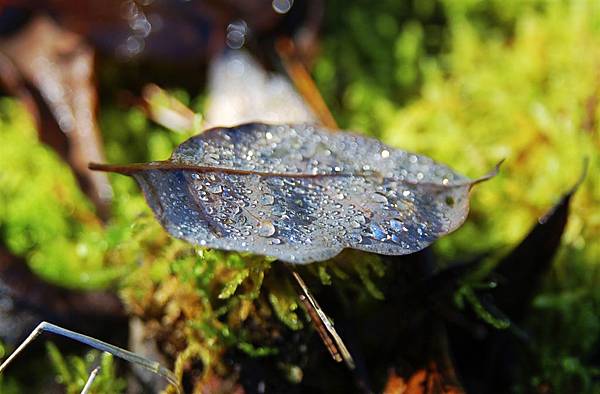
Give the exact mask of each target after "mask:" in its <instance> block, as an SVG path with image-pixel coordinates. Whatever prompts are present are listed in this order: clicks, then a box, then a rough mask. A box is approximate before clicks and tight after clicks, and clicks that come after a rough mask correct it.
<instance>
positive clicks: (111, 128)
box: [0, 0, 600, 393]
mask: <svg viewBox="0 0 600 394" xmlns="http://www.w3.org/2000/svg"><path fill="white" fill-rule="evenodd" d="M313 77H314V79H315V81H316V83H317V85H318V87H319V89H320V90H321V92H322V94H323V96H324V98H325V101H326V102H327V103H328V105H329V106H330V108H331V109H332V112H333V113H334V116H335V117H336V119H337V120H338V122H339V124H340V126H341V128H344V129H350V130H355V131H358V132H361V133H364V134H368V135H373V136H376V137H378V138H380V139H382V140H383V141H384V142H386V143H388V144H390V145H392V146H394V147H397V148H401V149H405V150H410V151H414V152H418V153H421V154H425V155H428V156H430V157H432V158H434V159H435V160H437V161H441V162H444V163H446V164H448V165H450V166H452V167H453V168H455V169H456V170H458V171H459V172H461V173H463V174H465V175H467V176H470V177H477V176H480V175H482V174H484V173H486V172H487V171H488V170H489V169H490V168H492V167H493V165H494V164H495V163H496V162H498V161H499V160H500V159H502V158H505V159H506V162H505V163H504V165H503V167H502V171H501V173H500V175H499V176H497V177H496V178H494V179H493V180H491V181H489V182H486V183H485V184H482V185H479V186H478V187H477V188H476V189H475V190H474V192H473V194H472V196H473V197H472V211H471V214H470V216H469V219H468V220H467V222H466V223H465V225H464V226H463V227H462V228H461V229H459V230H458V231H456V232H455V233H453V234H451V235H449V236H447V237H445V238H443V239H441V240H440V241H439V242H437V243H436V245H435V249H436V251H437V252H438V253H439V254H440V256H442V258H443V259H444V260H445V261H448V262H449V261H454V260H457V259H463V260H465V259H467V258H468V257H469V256H475V255H477V254H479V253H481V252H485V251H489V250H492V251H494V253H495V256H496V257H499V256H502V254H504V253H506V252H508V251H509V250H510V249H511V248H512V247H514V246H515V245H516V244H517V243H518V242H519V241H520V240H521V239H522V238H523V237H524V236H525V234H526V233H527V232H528V230H529V229H530V228H531V227H532V226H533V225H534V224H535V223H536V221H537V219H538V218H539V217H540V216H542V215H543V214H544V213H545V212H546V211H547V210H548V209H549V208H550V207H551V206H552V205H553V204H554V203H555V202H557V201H558V199H559V197H560V196H561V195H562V194H563V193H565V192H566V191H567V190H569V188H570V187H572V186H573V184H574V183H575V182H576V180H577V178H578V177H579V174H580V173H581V171H582V167H583V161H584V158H586V157H587V158H589V171H588V176H587V178H586V180H585V182H584V183H583V184H582V186H581V188H580V190H579V191H578V192H577V194H576V195H575V198H574V200H573V202H572V207H571V214H570V217H569V223H568V227H567V230H566V232H565V234H564V236H563V239H562V246H561V249H560V251H559V254H558V256H557V258H556V260H555V261H554V265H553V267H552V269H551V272H550V273H549V274H548V275H547V277H546V278H545V280H544V285H543V289H542V291H541V292H540V293H539V294H538V295H537V296H536V298H535V301H534V311H533V313H532V315H531V316H530V318H529V324H528V327H527V328H528V329H530V330H531V331H532V333H533V335H534V336H535V337H536V338H537V341H536V348H535V354H536V358H535V360H533V361H532V362H528V363H527V365H523V368H522V373H521V376H520V382H519V383H518V385H517V386H515V388H514V392H519V393H522V392H529V391H531V390H532V389H533V388H534V387H537V386H538V385H539V384H541V383H542V382H545V383H547V384H549V385H550V387H551V388H552V392H555V393H566V392H573V391H571V390H572V388H574V387H577V388H578V390H579V391H578V392H582V393H584V392H585V393H595V392H598V393H600V380H599V379H600V371H599V370H598V367H597V366H594V363H593V362H592V361H591V360H593V358H594V357H595V358H596V361H597V358H598V352H599V350H598V348H599V347H600V317H599V316H600V270H599V265H600V241H598V239H599V237H600V208H599V203H600V181H599V180H598V175H597V174H598V171H599V170H600V155H599V152H600V121H599V116H600V2H598V1H594V0H589V1H586V0H573V1H559V0H555V1H553V0H547V1H534V0H525V1H519V0H502V1H500V0H490V1H483V0H463V1H452V0H445V1H444V0H440V1H434V0H413V1H397V0H396V1H392V0H381V1H377V2H372V1H367V0H352V1H341V0H331V1H327V3H326V14H325V21H324V24H323V30H322V36H321V51H320V55H319V56H318V58H317V60H316V63H315V66H314V69H313ZM171 93H173V94H174V95H176V96H177V97H178V98H179V99H181V100H182V101H183V102H184V103H185V104H187V105H190V106H191V107H192V108H194V109H195V110H197V111H199V112H201V111H202V109H203V108H204V103H205V102H206V97H205V96H204V95H203V94H202V95H200V96H199V97H190V93H189V92H188V91H186V89H185V86H182V87H180V88H179V89H172V90H171ZM99 117H100V120H101V129H102V131H103V134H104V138H105V142H106V150H107V156H108V161H109V162H115V163H127V162H139V161H147V160H156V159H165V158H167V157H168V156H169V155H170V152H171V151H172V149H173V148H174V147H175V146H177V144H179V143H180V142H182V141H183V140H184V139H185V138H186V136H185V135H180V134H175V133H172V132H169V131H167V130H165V129H163V128H161V127H160V126H157V125H155V124H153V123H151V122H150V121H149V120H147V119H146V117H145V115H144V114H143V113H142V112H141V111H140V110H138V109H124V108H122V107H120V106H118V105H117V104H116V103H112V102H102V103H101V106H100V109H99ZM111 181H112V183H113V187H114V192H115V203H114V211H113V213H114V216H113V218H112V219H111V221H110V222H109V224H108V226H107V227H103V226H102V225H101V223H100V222H99V221H98V220H97V219H96V218H95V215H94V212H93V208H92V205H91V204H90V202H89V201H87V200H86V198H85V196H84V195H83V194H82V193H81V192H80V191H79V189H78V187H77V184H76V182H75V180H74V177H73V175H72V173H71V171H70V169H69V167H68V166H67V165H65V164H64V163H63V162H62V161H61V160H60V159H59V158H58V156H57V155H56V154H55V153H54V152H53V151H51V150H50V149H49V148H47V147H46V146H44V145H42V144H40V143H39V142H38V141H37V137H36V131H35V130H34V128H33V125H32V122H31V119H30V118H29V116H28V114H27V113H26V112H25V110H24V109H23V108H22V107H21V106H20V105H19V104H18V103H17V102H16V101H15V100H13V99H10V98H2V99H0V237H1V239H2V242H3V243H4V244H5V245H6V247H7V248H8V249H9V250H10V251H11V252H12V253H13V254H15V255H18V256H24V257H26V259H27V261H28V263H29V264H30V266H31V267H32V268H33V269H34V270H35V272H36V273H38V274H39V275H40V276H42V277H44V278H46V279H47V280H49V281H51V282H54V283H57V284H60V285H62V286H67V287H73V288H88V289H91V288H104V287H111V288H117V289H118V290H119V292H120V294H121V295H122V298H123V299H124V300H125V302H126V304H127V306H128V308H129V309H130V310H131V311H133V312H132V313H133V314H136V311H137V310H143V309H144V307H145V305H146V304H147V301H144V300H145V298H144V297H145V292H146V291H150V290H148V289H149V288H150V287H152V286H154V287H153V290H152V291H154V292H155V293H154V294H155V295H156V293H160V292H161V291H162V294H163V296H164V294H168V296H164V297H163V299H161V300H162V301H161V302H163V305H166V304H168V305H170V307H172V308H175V309H177V308H179V309H182V308H183V309H185V308H184V307H181V306H179V307H177V306H176V304H177V303H178V302H180V301H181V299H186V297H188V298H189V297H191V296H190V295H189V294H194V297H196V298H197V299H198V301H197V302H198V303H200V304H201V305H202V307H201V310H202V312H201V313H197V312H194V313H196V315H194V316H195V317H194V318H195V319H196V320H195V321H196V322H197V323H198V325H196V326H194V325H190V326H188V327H186V328H185V329H184V332H185V333H186V334H185V335H189V336H191V337H194V338H195V339H194V340H193V341H192V340H190V344H188V345H189V346H188V350H189V351H188V353H186V355H185V357H190V358H192V357H198V358H200V359H202V360H203V362H204V363H205V364H206V363H208V364H210V363H213V364H214V363H216V361H215V358H218V354H221V353H219V352H220V351H222V349H223V348H227V347H230V346H234V344H236V343H244V340H245V337H244V335H246V334H245V333H243V332H240V333H235V327H236V322H231V325H232V327H233V329H232V331H231V332H230V331H229V328H231V327H229V328H228V327H224V326H223V324H222V323H219V322H218V318H217V315H218V313H222V311H219V312H217V311H215V310H214V305H212V304H211V300H214V299H220V300H222V299H236V300H237V301H235V302H233V301H232V302H231V303H229V304H227V308H229V309H227V310H226V313H233V311H235V313H239V311H240V308H243V307H248V306H244V298H243V297H240V296H244V295H245V296H246V298H245V300H252V299H253V298H252V297H253V296H252V295H253V294H256V293H257V292H258V289H259V288H260V286H261V284H262V279H263V276H264V270H265V269H268V265H269V262H268V261H265V260H264V259H260V258H254V257H249V256H241V257H240V256H239V255H236V254H229V255H223V254H220V253H218V252H205V253H203V254H201V255H200V256H198V255H197V254H196V253H195V252H193V251H192V252H190V247H189V246H188V245H185V244H183V243H182V242H179V241H176V240H172V239H169V238H168V237H167V236H166V235H165V234H164V233H163V232H162V230H161V229H160V227H159V226H158V224H156V223H155V222H154V220H153V219H152V216H151V213H150V210H149V208H148V207H147V206H146V204H145V202H144V200H143V197H142V196H141V194H140V192H139V190H138V188H137V187H136V186H135V184H134V183H133V181H131V180H130V179H128V178H125V177H119V176H114V177H111ZM186 262H188V263H189V264H187V265H186ZM374 264H375V263H374ZM358 277H359V279H357V280H365V278H364V275H358ZM147 278H150V279H151V281H150V282H151V283H146V282H148V281H147ZM169 283H170V284H169ZM174 283H187V284H190V287H189V288H187V287H185V286H183V287H179V288H177V289H176V290H175V289H174V287H177V286H176V285H175V284H174ZM192 284H193V286H192ZM238 287H240V289H241V290H240V291H239V292H238V293H236V289H238ZM268 291H269V292H272V293H273V296H272V297H271V296H270V303H271V305H272V307H273V308H275V309H276V310H277V311H278V315H279V317H280V318H281V319H282V320H284V321H285V322H286V324H287V325H288V326H290V327H294V326H295V325H296V326H297V325H298V324H299V323H298V322H297V321H296V320H294V319H297V316H295V315H294V313H293V311H294V309H295V307H293V306H290V305H288V304H293V303H294V301H290V300H288V299H286V297H285V296H283V295H282V296H281V297H278V294H279V293H277V292H278V291H280V292H281V291H283V290H281V289H277V288H276V286H274V285H273V286H271V287H268ZM188 293H189V294H188ZM234 293H235V296H233V294H234ZM203 297H204V298H203ZM254 298H256V295H254ZM145 302H146V304H145ZM195 302H196V301H195ZM286 303H287V304H286ZM136 308H138V309H136ZM172 313H174V314H177V313H190V314H193V313H192V312H186V311H185V310H184V311H183V312H182V311H180V310H177V311H176V312H172ZM138 314H142V313H141V312H139V313H138ZM192 320H193V319H192ZM200 326H201V328H198V327H200ZM209 326H210V327H209ZM207 327H209V328H210V329H209V328H207ZM167 328H168V324H167V327H165V330H166V329H167ZM182 329H183V328H182ZM194 330H200V331H201V334H197V333H195V331H194ZM202 330H204V331H202ZM207 338H212V339H214V341H213V342H211V345H210V346H209V347H208V350H203V351H200V350H197V347H196V348H194V346H192V345H193V344H195V345H198V346H199V345H202V346H206V343H207V342H210V341H209V340H208V339H207ZM238 346H239V345H238ZM190 349H191V350H190ZM193 349H196V350H197V351H196V352H194V351H193ZM253 350H254V351H260V349H253ZM1 352H2V348H0V354H1ZM55 358H56V357H55ZM55 365H56V363H55ZM103 384H106V383H103ZM115 384H117V383H115ZM118 385H121V386H122V382H118ZM121 386H118V387H121ZM3 387H4V389H3V390H8V388H9V387H12V389H13V390H15V391H18V387H17V383H14V382H12V383H11V381H10V378H8V379H4V380H0V388H3ZM73 387H78V386H77V385H74V386H73ZM106 387H108V388H107V389H106V390H107V391H106V392H111V390H113V389H115V388H114V387H113V388H111V386H110V385H107V386H106ZM115 387H117V386H115ZM74 390H75V389H74ZM115 390H116V389H115ZM2 392H4V391H2Z"/></svg>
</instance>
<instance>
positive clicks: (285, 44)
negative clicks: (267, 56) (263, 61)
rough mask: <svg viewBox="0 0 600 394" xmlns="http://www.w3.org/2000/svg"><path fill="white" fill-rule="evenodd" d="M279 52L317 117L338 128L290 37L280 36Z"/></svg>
mask: <svg viewBox="0 0 600 394" xmlns="http://www.w3.org/2000/svg"><path fill="white" fill-rule="evenodd" d="M276 49H277V54H278V55H279V57H280V58H281V60H282V62H283V67H285V71H286V72H287V74H288V75H289V77H290V79H291V80H292V82H293V83H294V85H295V86H296V89H298V91H299V92H300V94H301V95H302V96H303V97H304V98H305V99H306V101H307V102H308V105H310V107H311V108H312V109H313V111H315V114H316V115H317V118H318V119H319V120H320V121H321V123H323V125H324V126H326V127H329V128H330V129H338V125H337V122H336V121H335V119H334V118H333V115H332V114H331V112H330V111H329V108H328V107H327V104H325V100H323V96H321V93H319V89H318V88H317V86H316V85H315V82H314V81H313V79H312V77H311V76H310V73H309V72H308V70H307V69H306V67H304V64H303V63H302V62H301V61H300V60H299V59H298V55H297V53H296V47H295V45H294V42H293V41H292V40H291V39H289V38H280V39H279V40H278V41H277V45H276Z"/></svg>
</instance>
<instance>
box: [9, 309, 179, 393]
mask: <svg viewBox="0 0 600 394" xmlns="http://www.w3.org/2000/svg"><path fill="white" fill-rule="evenodd" d="M46 331H47V332H50V333H53V334H57V335H61V336H64V337H66V338H69V339H72V340H74V341H77V342H81V343H83V344H86V345H88V346H90V347H93V348H95V349H98V350H101V351H103V352H107V353H110V354H112V355H113V356H115V357H118V358H121V359H123V360H125V361H128V362H130V363H133V364H137V365H139V366H141V367H142V368H146V369H147V370H149V371H151V372H153V373H155V374H157V375H160V376H162V377H163V378H165V379H166V380H167V381H168V382H169V383H170V384H171V385H173V386H174V387H175V389H176V390H177V392H178V393H183V390H182V388H181V385H180V384H179V381H178V379H177V377H176V376H175V374H174V373H173V372H171V371H170V370H168V369H167V368H165V367H163V366H162V365H160V364H159V363H158V362H156V361H152V360H149V359H147V358H145V357H142V356H139V355H137V354H135V353H133V352H130V351H128V350H125V349H121V348H120V347H117V346H114V345H111V344H109V343H106V342H103V341H100V340H98V339H96V338H92V337H89V336H87V335H83V334H79V333H77V332H75V331H71V330H67V329H66V328H62V327H59V326H57V325H55V324H52V323H48V322H45V321H44V322H41V323H40V324H38V326H37V327H36V328H35V329H34V330H33V331H32V332H31V334H29V336H28V337H27V338H26V339H25V340H24V341H23V343H21V344H20V345H19V346H18V347H17V349H16V350H15V351H14V352H12V354H11V355H10V356H8V358H7V359H6V360H4V362H3V363H2V365H0V374H1V373H2V371H4V370H5V369H6V367H7V366H8V365H9V364H10V363H11V361H12V360H13V359H15V358H16V357H17V356H18V355H19V353H21V352H22V351H23V350H24V349H25V348H26V347H27V346H28V345H29V344H30V343H31V342H33V340H35V339H36V338H37V337H38V336H39V335H40V334H41V333H43V332H46Z"/></svg>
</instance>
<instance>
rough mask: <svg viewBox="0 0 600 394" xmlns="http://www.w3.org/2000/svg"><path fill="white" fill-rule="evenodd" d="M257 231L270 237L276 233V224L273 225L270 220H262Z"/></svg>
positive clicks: (262, 235) (263, 235)
mask: <svg viewBox="0 0 600 394" xmlns="http://www.w3.org/2000/svg"><path fill="white" fill-rule="evenodd" d="M257 233H258V235H260V236H261V237H270V236H271V235H273V234H275V226H273V223H271V222H269V221H268V220H265V221H262V222H260V224H259V225H258V230H257Z"/></svg>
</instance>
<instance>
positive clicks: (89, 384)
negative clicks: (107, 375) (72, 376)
mask: <svg viewBox="0 0 600 394" xmlns="http://www.w3.org/2000/svg"><path fill="white" fill-rule="evenodd" d="M99 372H100V366H97V367H96V368H94V369H93V370H92V373H90V376H89V377H88V380H87V381H86V382H85V386H83V389H82V390H81V394H87V393H89V392H90V389H91V388H92V384H94V380H96V377H97V376H98V373H99Z"/></svg>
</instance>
